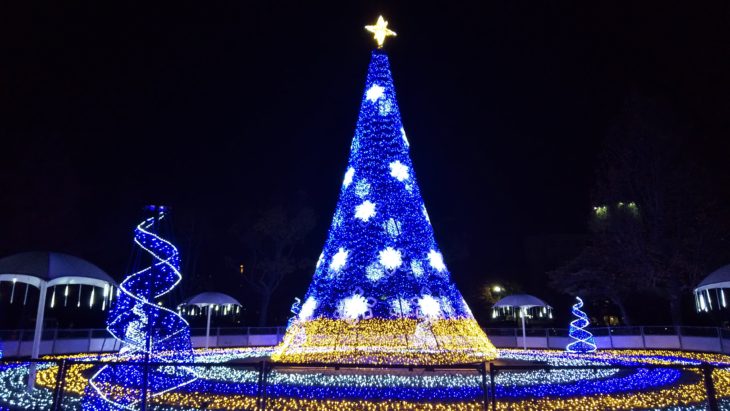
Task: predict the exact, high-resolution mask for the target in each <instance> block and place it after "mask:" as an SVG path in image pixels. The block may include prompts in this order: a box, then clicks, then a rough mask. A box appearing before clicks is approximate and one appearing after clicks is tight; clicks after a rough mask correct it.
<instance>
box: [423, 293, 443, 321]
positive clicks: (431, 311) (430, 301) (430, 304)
mask: <svg viewBox="0 0 730 411" xmlns="http://www.w3.org/2000/svg"><path fill="white" fill-rule="evenodd" d="M418 308H420V309H421V313H422V314H423V315H424V316H426V317H429V318H436V317H438V316H439V315H441V305H440V304H439V302H438V300H437V299H435V298H433V297H431V296H430V295H424V296H422V297H421V298H419V299H418Z"/></svg>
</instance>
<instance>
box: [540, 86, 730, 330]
mask: <svg viewBox="0 0 730 411" xmlns="http://www.w3.org/2000/svg"><path fill="white" fill-rule="evenodd" d="M686 135H688V132H687V130H686V129H684V128H683V127H681V125H679V124H678V122H677V121H675V120H674V116H673V115H672V113H671V112H670V111H669V110H667V109H666V108H664V107H661V106H659V105H658V104H656V102H654V101H651V100H648V99H646V98H643V97H641V96H638V95H632V96H631V97H630V98H629V99H628V100H627V103H626V104H625V106H624V110H623V111H622V113H621V116H620V118H619V121H618V122H617V123H616V125H615V126H614V127H613V128H612V129H611V130H610V132H609V133H608V135H607V138H606V140H605V142H604V145H603V148H602V152H601V156H600V161H599V165H598V168H597V173H596V177H597V180H596V185H595V189H594V204H595V207H594V210H593V213H592V216H591V224H590V228H591V232H592V233H593V236H592V240H591V243H590V245H589V246H588V247H586V249H585V250H584V251H583V252H582V253H581V254H580V256H578V257H577V258H576V259H574V260H573V261H571V262H569V263H568V264H567V265H565V266H564V267H562V268H560V269H558V270H555V271H553V272H551V273H550V277H551V283H552V285H553V286H554V287H556V288H559V289H563V290H565V291H568V292H571V293H572V294H576V293H578V292H580V293H582V294H586V295H588V294H593V295H598V296H603V297H606V298H608V299H610V300H611V301H612V302H614V303H615V304H616V305H617V306H618V307H619V308H620V309H621V311H622V316H623V317H624V322H627V323H628V322H629V317H628V313H627V312H626V309H625V306H624V301H625V300H626V298H628V297H629V296H630V295H631V294H632V293H633V292H634V291H646V292H653V293H655V294H656V295H658V296H661V297H664V298H666V299H667V300H668V301H669V305H670V313H671V316H672V321H673V322H674V323H675V324H680V323H681V301H682V298H683V297H686V296H689V295H690V293H689V291H690V290H691V289H692V288H693V287H694V286H695V285H696V284H697V282H698V281H699V279H700V277H701V275H702V274H703V273H705V272H706V270H707V267H706V264H707V261H708V260H710V259H711V257H710V254H711V253H712V251H713V249H714V247H713V244H714V243H716V239H717V237H718V234H719V231H718V230H717V228H718V227H717V225H716V224H714V221H715V220H716V218H714V216H716V215H717V213H718V207H716V204H714V203H713V201H711V196H709V195H708V192H707V190H705V189H704V182H705V181H706V179H705V178H703V177H702V172H701V169H700V167H698V166H697V165H696V164H695V163H694V162H693V161H692V157H691V155H690V152H691V150H690V147H689V146H688V141H687V139H686V138H685V136H686Z"/></svg>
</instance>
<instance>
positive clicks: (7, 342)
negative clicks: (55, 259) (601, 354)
mask: <svg viewBox="0 0 730 411" xmlns="http://www.w3.org/2000/svg"><path fill="white" fill-rule="evenodd" d="M485 331H486V333H487V335H488V336H489V337H490V339H491V340H492V342H493V343H494V345H495V346H496V347H498V348H519V347H522V346H523V341H522V330H521V329H520V328H485ZM589 331H590V332H591V333H593V335H594V336H595V339H596V344H597V345H598V347H599V348H637V349H642V348H645V349H679V350H694V351H708V352H719V353H730V330H728V329H724V328H718V327H686V326H680V327H675V326H631V327H594V328H589ZM284 332H285V328H284V327H215V328H211V333H210V341H209V345H210V346H211V347H243V346H267V345H276V344H278V343H279V342H280V341H281V339H282V338H283V336H284ZM191 335H192V337H193V345H194V346H195V347H204V346H205V328H192V329H191ZM526 335H527V346H528V347H530V348H556V349H562V348H564V347H565V345H566V344H567V343H568V342H569V341H570V338H569V336H568V329H567V328H528V329H527V333H526ZM32 342H33V330H32V329H28V330H23V329H21V330H0V349H2V350H3V352H4V355H5V356H6V357H23V356H29V355H30V350H31V346H32ZM120 348H121V344H120V343H119V342H118V341H117V340H115V339H114V338H112V337H111V335H109V333H108V332H107V331H106V330H105V329H72V330H69V329H47V330H44V331H43V338H42V342H41V350H40V352H41V354H42V355H48V354H70V353H77V352H113V351H118V350H119V349H120Z"/></svg>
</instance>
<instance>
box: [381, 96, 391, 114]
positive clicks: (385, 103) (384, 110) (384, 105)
mask: <svg viewBox="0 0 730 411" xmlns="http://www.w3.org/2000/svg"><path fill="white" fill-rule="evenodd" d="M392 108H393V103H391V102H390V100H389V99H385V100H381V101H380V104H378V114H380V115H381V116H387V115H388V113H390V110H391V109H392Z"/></svg>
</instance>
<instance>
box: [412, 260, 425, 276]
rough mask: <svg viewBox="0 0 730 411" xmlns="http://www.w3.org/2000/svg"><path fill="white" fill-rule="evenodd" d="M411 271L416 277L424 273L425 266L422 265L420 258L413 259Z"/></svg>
mask: <svg viewBox="0 0 730 411" xmlns="http://www.w3.org/2000/svg"><path fill="white" fill-rule="evenodd" d="M411 272H412V273H413V276H415V277H416V278H418V277H420V276H422V275H423V266H422V265H421V262H420V261H418V260H412V261H411Z"/></svg>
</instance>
